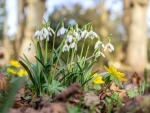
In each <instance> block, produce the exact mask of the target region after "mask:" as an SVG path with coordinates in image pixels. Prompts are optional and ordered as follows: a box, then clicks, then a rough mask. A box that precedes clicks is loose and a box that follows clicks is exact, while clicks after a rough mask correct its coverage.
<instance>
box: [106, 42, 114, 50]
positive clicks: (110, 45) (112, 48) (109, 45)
mask: <svg viewBox="0 0 150 113" xmlns="http://www.w3.org/2000/svg"><path fill="white" fill-rule="evenodd" d="M107 48H108V50H109V51H110V52H112V51H114V46H113V45H112V44H111V43H108V44H107V45H106V46H105V49H104V51H106V49H107Z"/></svg>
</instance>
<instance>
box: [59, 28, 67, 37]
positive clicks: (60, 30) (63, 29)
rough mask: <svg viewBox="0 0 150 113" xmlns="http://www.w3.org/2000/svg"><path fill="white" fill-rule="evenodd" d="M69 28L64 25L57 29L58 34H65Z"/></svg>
mask: <svg viewBox="0 0 150 113" xmlns="http://www.w3.org/2000/svg"><path fill="white" fill-rule="evenodd" d="M67 31H68V30H67V29H66V28H64V27H61V28H60V29H59V30H58V31H57V36H60V35H63V34H64V33H65V32H67Z"/></svg>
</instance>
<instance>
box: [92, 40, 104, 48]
mask: <svg viewBox="0 0 150 113" xmlns="http://www.w3.org/2000/svg"><path fill="white" fill-rule="evenodd" d="M101 45H102V47H103V48H105V46H104V44H103V43H102V42H101V41H100V40H98V41H97V42H96V44H95V46H94V49H98V48H99V47H100V46H101Z"/></svg>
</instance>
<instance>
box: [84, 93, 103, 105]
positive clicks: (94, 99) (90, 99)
mask: <svg viewBox="0 0 150 113" xmlns="http://www.w3.org/2000/svg"><path fill="white" fill-rule="evenodd" d="M99 103H100V99H99V97H98V96H97V95H95V94H94V93H91V92H90V93H85V94H84V104H85V105H86V106H88V107H89V106H95V105H98V104H99Z"/></svg>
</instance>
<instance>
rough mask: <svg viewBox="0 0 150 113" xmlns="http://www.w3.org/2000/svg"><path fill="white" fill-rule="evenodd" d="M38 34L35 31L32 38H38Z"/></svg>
mask: <svg viewBox="0 0 150 113" xmlns="http://www.w3.org/2000/svg"><path fill="white" fill-rule="evenodd" d="M39 33H40V31H39V30H37V31H36V32H35V33H34V34H33V36H32V38H35V37H37V36H39Z"/></svg>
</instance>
